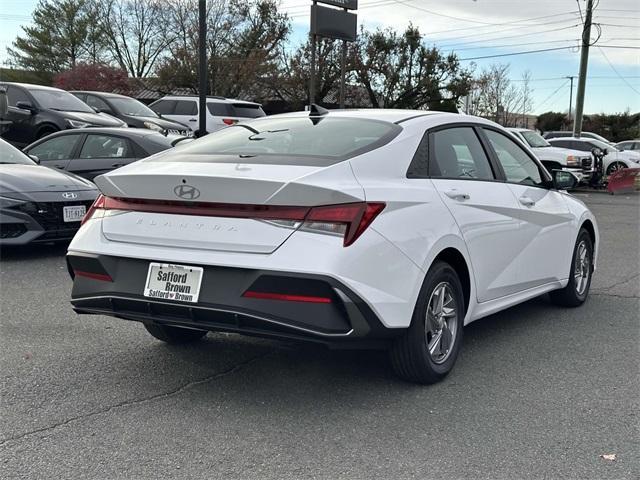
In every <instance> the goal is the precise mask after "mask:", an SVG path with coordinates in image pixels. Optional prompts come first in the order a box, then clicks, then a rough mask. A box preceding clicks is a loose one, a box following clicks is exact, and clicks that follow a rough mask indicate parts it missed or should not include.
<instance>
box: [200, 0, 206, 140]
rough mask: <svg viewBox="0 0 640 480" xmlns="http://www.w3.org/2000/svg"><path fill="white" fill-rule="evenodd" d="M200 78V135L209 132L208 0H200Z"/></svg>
mask: <svg viewBox="0 0 640 480" xmlns="http://www.w3.org/2000/svg"><path fill="white" fill-rule="evenodd" d="M198 53H199V59H198V78H199V80H200V96H199V98H198V100H199V101H198V112H199V115H198V136H199V137H203V136H205V135H206V134H207V115H206V108H207V1H206V0H199V1H198Z"/></svg>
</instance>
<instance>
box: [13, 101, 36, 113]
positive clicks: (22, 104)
mask: <svg viewBox="0 0 640 480" xmlns="http://www.w3.org/2000/svg"><path fill="white" fill-rule="evenodd" d="M16 108H19V109H20V110H29V111H30V112H31V113H32V114H34V113H35V112H36V107H34V106H33V105H32V104H31V102H16Z"/></svg>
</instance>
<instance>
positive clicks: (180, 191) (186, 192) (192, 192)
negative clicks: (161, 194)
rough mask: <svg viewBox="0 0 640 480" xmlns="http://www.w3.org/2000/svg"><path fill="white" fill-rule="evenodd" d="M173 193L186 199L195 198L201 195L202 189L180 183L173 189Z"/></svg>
mask: <svg viewBox="0 0 640 480" xmlns="http://www.w3.org/2000/svg"><path fill="white" fill-rule="evenodd" d="M173 193H175V194H176V196H177V197H180V198H183V199H184V200H195V199H196V198H198V197H199V196H200V190H198V189H197V188H196V187H192V186H191V185H178V186H177V187H175V188H174V189H173Z"/></svg>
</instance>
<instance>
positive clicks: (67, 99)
mask: <svg viewBox="0 0 640 480" xmlns="http://www.w3.org/2000/svg"><path fill="white" fill-rule="evenodd" d="M30 93H31V95H33V96H34V98H35V99H36V101H37V102H38V105H39V106H40V108H48V109H50V110H59V111H62V112H86V113H95V112H94V111H93V109H92V108H91V107H90V106H89V105H87V104H86V103H84V102H83V101H82V100H80V99H79V98H78V97H76V96H75V95H72V94H70V93H69V92H64V91H62V90H44V89H42V90H40V89H34V90H30Z"/></svg>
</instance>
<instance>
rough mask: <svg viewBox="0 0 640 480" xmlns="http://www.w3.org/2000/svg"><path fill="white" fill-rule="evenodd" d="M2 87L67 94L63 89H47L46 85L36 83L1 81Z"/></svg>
mask: <svg viewBox="0 0 640 480" xmlns="http://www.w3.org/2000/svg"><path fill="white" fill-rule="evenodd" d="M0 85H15V86H16V87H22V88H26V89H27V90H29V89H31V90H51V91H54V92H66V90H62V89H61V88H54V87H47V86H46V85H38V84H35V83H19V82H3V81H0Z"/></svg>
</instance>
